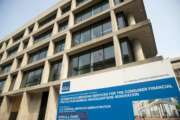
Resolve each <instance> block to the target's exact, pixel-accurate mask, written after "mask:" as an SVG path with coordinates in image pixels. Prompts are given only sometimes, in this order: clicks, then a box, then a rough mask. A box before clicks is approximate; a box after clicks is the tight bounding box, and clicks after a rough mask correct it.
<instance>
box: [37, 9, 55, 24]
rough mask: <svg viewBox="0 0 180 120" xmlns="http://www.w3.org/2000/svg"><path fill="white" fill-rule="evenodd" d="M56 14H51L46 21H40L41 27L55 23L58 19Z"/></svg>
mask: <svg viewBox="0 0 180 120" xmlns="http://www.w3.org/2000/svg"><path fill="white" fill-rule="evenodd" d="M56 12H57V11H55V12H53V13H50V14H49V15H48V16H47V17H46V18H45V19H43V20H40V21H39V27H42V26H44V25H46V24H47V23H49V22H51V21H53V20H54V19H55V18H56Z"/></svg>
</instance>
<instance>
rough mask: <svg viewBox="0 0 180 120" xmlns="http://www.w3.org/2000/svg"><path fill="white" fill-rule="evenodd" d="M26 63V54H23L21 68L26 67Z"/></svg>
mask: <svg viewBox="0 0 180 120" xmlns="http://www.w3.org/2000/svg"><path fill="white" fill-rule="evenodd" d="M27 63H28V54H27V53H25V54H24V56H23V59H22V63H21V66H25V65H27Z"/></svg>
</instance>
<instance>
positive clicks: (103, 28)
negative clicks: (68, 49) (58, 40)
mask: <svg viewBox="0 0 180 120" xmlns="http://www.w3.org/2000/svg"><path fill="white" fill-rule="evenodd" d="M111 31H112V26H111V21H110V19H109V18H108V19H105V20H102V21H100V22H98V23H96V24H93V25H90V26H88V27H86V28H83V29H82V30H79V31H77V32H75V33H73V45H78V44H81V43H84V42H87V41H89V40H91V39H94V38H97V37H100V36H103V35H106V34H108V33H110V32H111Z"/></svg>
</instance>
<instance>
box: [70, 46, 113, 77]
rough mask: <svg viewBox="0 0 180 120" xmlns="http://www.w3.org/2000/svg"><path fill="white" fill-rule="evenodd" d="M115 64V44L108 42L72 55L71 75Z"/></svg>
mask: <svg viewBox="0 0 180 120" xmlns="http://www.w3.org/2000/svg"><path fill="white" fill-rule="evenodd" d="M113 66H115V56H114V47H113V45H112V44H111V43H110V44H106V45H103V46H100V47H98V48H96V49H92V50H88V51H86V52H83V53H80V54H78V55H75V56H72V57H70V76H75V75H80V74H84V73H89V72H93V71H97V70H102V69H105V68H109V67H113Z"/></svg>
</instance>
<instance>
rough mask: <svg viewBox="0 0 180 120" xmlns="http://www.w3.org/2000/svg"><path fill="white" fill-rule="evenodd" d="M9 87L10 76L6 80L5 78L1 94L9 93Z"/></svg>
mask: <svg viewBox="0 0 180 120" xmlns="http://www.w3.org/2000/svg"><path fill="white" fill-rule="evenodd" d="M10 85H11V76H10V75H8V76H7V78H6V82H5V84H4V88H3V93H6V92H8V91H9V87H10Z"/></svg>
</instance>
